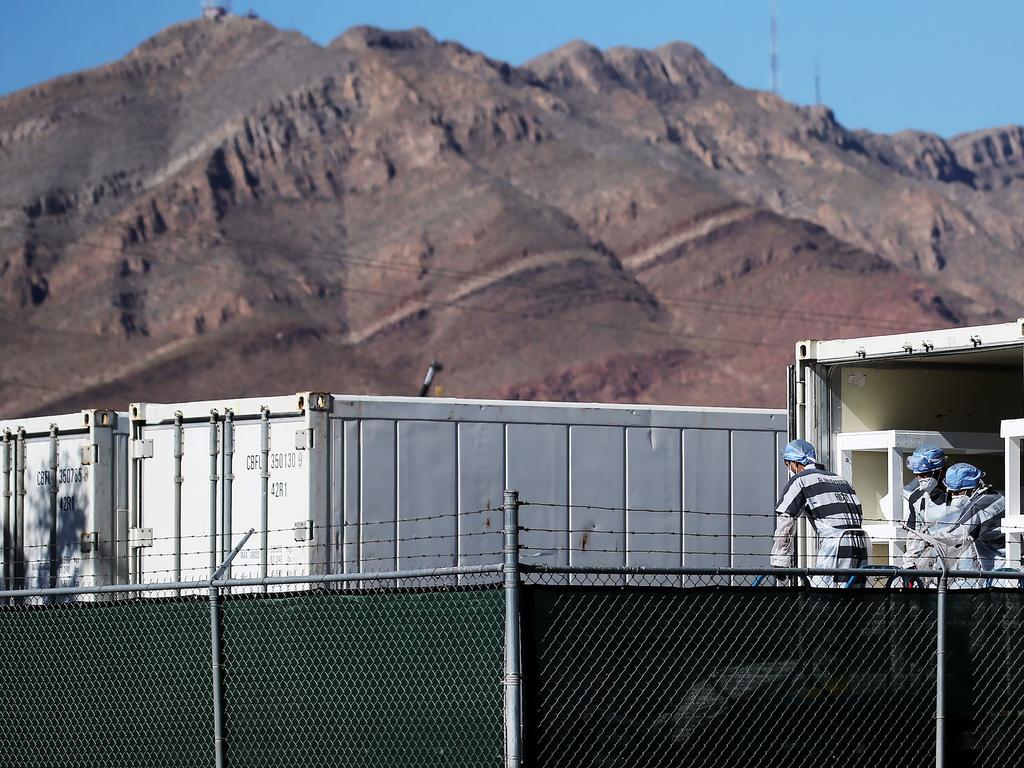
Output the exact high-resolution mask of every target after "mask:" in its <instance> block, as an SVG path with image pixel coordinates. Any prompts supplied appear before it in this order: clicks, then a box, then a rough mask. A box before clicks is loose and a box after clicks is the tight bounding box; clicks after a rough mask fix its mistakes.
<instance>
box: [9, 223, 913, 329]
mask: <svg viewBox="0 0 1024 768" xmlns="http://www.w3.org/2000/svg"><path fill="white" fill-rule="evenodd" d="M3 208H6V209H8V210H19V211H21V212H24V210H23V208H15V207H14V206H4V205H0V209H3ZM62 215H64V216H69V217H71V218H78V219H79V220H80V221H82V223H84V224H88V225H90V226H95V227H99V228H101V229H106V230H109V231H114V230H123V229H131V228H132V225H131V224H128V223H116V222H106V221H99V220H96V219H90V218H88V217H86V216H84V215H82V214H72V213H65V214H62ZM161 236H163V237H168V236H169V237H174V238H176V239H179V240H185V241H190V242H194V243H196V244H197V245H200V246H205V247H210V246H222V245H226V246H236V247H237V246H242V247H244V248H249V249H252V250H255V251H265V252H269V253H273V254H276V255H280V256H290V257H295V256H305V257H307V258H310V257H311V258H314V259H316V260H319V261H323V262H327V263H332V264H341V265H354V266H362V267H367V268H372V269H382V270H392V271H404V272H414V273H416V274H419V273H420V272H421V271H422V266H421V265H420V264H419V263H412V262H396V261H382V260H379V259H371V258H365V257H357V256H350V255H344V254H339V253H337V252H334V251H328V250H323V249H316V248H302V249H291V248H286V247H283V246H280V245H277V244H275V243H267V242H265V241H261V240H250V239H245V238H228V237H223V236H216V237H214V236H209V235H202V234H189V233H184V232H171V231H166V232H163V233H162V234H161ZM76 244H82V241H71V242H68V243H66V244H65V247H66V246H67V245H76ZM139 245H142V246H143V247H147V246H148V247H153V243H145V244H139ZM121 252H122V251H118V253H121ZM125 253H127V252H125ZM429 273H430V274H432V275H438V276H441V277H451V278H453V279H458V280H468V279H479V278H482V277H486V276H487V274H488V273H487V272H484V271H472V270H460V269H453V268H449V267H433V268H431V269H430V272H429ZM275 279H278V276H275ZM509 287H511V288H512V289H514V290H530V288H529V286H524V285H519V284H512V285H510V286H509ZM558 293H560V292H559V291H552V292H549V295H550V294H556V295H557V294H558ZM574 295H575V293H574ZM657 301H658V303H659V304H662V305H664V306H677V307H681V308H702V309H706V310H708V311H712V312H722V313H726V314H734V315H751V314H754V315H757V314H761V315H767V316H772V317H778V318H779V319H782V318H784V317H792V318H793V319H795V320H796V321H798V322H808V321H813V322H818V323H832V324H839V321H845V320H848V321H851V322H859V323H862V324H866V325H877V326H879V327H886V326H891V327H892V328H893V329H894V330H902V329H903V328H905V327H906V322H905V321H902V320H896V319H891V318H874V317H864V316H856V315H839V314H835V313H831V312H830V313H827V314H824V315H822V314H818V313H814V312H810V311H805V310H801V309H799V308H795V307H768V306H758V305H751V304H740V303H735V302H724V301H709V300H701V299H688V298H680V297H675V298H672V297H669V298H658V299H657Z"/></svg>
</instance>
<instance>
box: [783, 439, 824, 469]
mask: <svg viewBox="0 0 1024 768" xmlns="http://www.w3.org/2000/svg"><path fill="white" fill-rule="evenodd" d="M782 460H783V461H795V462H796V463H797V464H801V465H803V466H805V467H806V466H807V465H808V464H814V463H815V462H816V461H817V453H815V451H814V446H813V445H811V444H810V443H808V442H807V441H806V440H790V441H789V442H788V443H786V447H785V448H783V449H782Z"/></svg>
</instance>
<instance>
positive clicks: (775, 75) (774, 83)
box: [769, 0, 779, 93]
mask: <svg viewBox="0 0 1024 768" xmlns="http://www.w3.org/2000/svg"><path fill="white" fill-rule="evenodd" d="M778 16H779V8H778V2H777V0H772V27H771V42H770V44H769V55H770V58H771V65H770V66H771V72H770V78H771V80H770V82H771V90H772V93H778V92H779V21H778Z"/></svg>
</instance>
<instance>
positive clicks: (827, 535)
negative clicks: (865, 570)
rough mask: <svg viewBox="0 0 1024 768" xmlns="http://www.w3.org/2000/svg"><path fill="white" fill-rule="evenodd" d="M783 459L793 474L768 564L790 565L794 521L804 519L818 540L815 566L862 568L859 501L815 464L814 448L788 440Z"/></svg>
mask: <svg viewBox="0 0 1024 768" xmlns="http://www.w3.org/2000/svg"><path fill="white" fill-rule="evenodd" d="M782 461H783V462H784V463H785V465H786V468H787V469H788V470H789V471H790V472H792V473H793V476H792V477H791V478H790V479H789V482H788V483H786V487H785V488H784V489H783V490H782V498H781V499H780V500H779V504H778V506H777V507H776V508H775V513H776V515H777V520H776V526H775V542H774V544H773V546H772V555H771V564H772V567H775V568H785V567H789V566H791V565H793V539H794V535H795V533H796V521H797V518H799V517H800V516H801V515H804V516H806V517H807V519H808V520H809V521H810V523H811V527H812V528H813V529H814V533H815V535H816V536H817V539H818V560H817V567H818V568H860V567H861V566H863V565H866V564H867V559H868V551H867V540H866V538H865V536H864V533H863V531H862V529H861V526H862V525H863V520H864V512H863V510H862V509H861V505H860V499H858V498H857V493H856V492H855V491H854V490H853V486H851V485H850V484H849V483H848V482H847V481H846V480H844V479H843V478H841V477H839V476H838V475H835V474H833V473H831V472H828V471H827V470H826V469H825V467H823V466H822V465H821V464H818V463H817V454H816V453H815V450H814V446H813V445H811V444H810V443H808V442H807V441H806V440H793V441H791V442H790V443H788V444H787V445H786V447H785V449H784V450H783V452H782ZM845 580H846V577H840V576H837V577H835V578H833V579H829V578H827V577H826V578H816V579H814V580H813V582H814V583H815V584H818V585H825V584H827V583H828V582H829V581H834V582H839V581H845Z"/></svg>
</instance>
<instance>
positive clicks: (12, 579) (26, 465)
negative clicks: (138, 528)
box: [0, 410, 128, 589]
mask: <svg viewBox="0 0 1024 768" xmlns="http://www.w3.org/2000/svg"><path fill="white" fill-rule="evenodd" d="M127 431H128V420H127V418H126V414H119V413H116V412H114V411H106V410H91V411H82V412H80V413H73V414H63V415H58V416H40V417H34V418H29V419H13V420H9V421H0V441H2V442H0V461H2V464H0V485H2V489H3V496H2V498H0V504H2V525H3V541H4V546H3V584H4V588H22V587H24V588H29V589H33V588H46V587H51V586H101V585H105V584H111V583H115V582H116V581H118V580H119V579H122V578H123V577H124V575H125V574H122V573H120V572H119V569H118V564H119V560H118V554H119V547H118V543H117V542H118V530H119V529H118V512H119V510H120V511H121V513H122V517H123V516H124V512H125V503H126V484H127V472H126V470H127V460H126V454H127ZM123 522H124V521H122V525H123ZM122 530H123V528H122ZM120 549H121V552H122V554H123V551H124V548H123V547H121V548H120Z"/></svg>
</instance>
